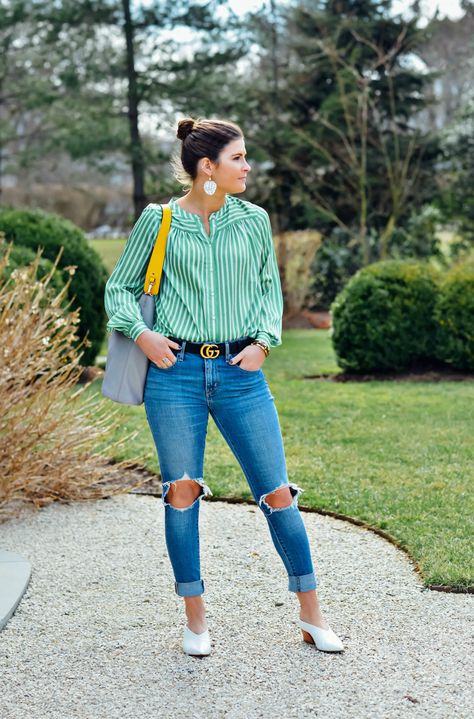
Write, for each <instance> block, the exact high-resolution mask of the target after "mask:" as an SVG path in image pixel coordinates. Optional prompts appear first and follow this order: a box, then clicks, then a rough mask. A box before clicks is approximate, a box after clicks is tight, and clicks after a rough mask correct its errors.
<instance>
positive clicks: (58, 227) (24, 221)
mask: <svg viewBox="0 0 474 719" xmlns="http://www.w3.org/2000/svg"><path fill="white" fill-rule="evenodd" d="M0 230H1V231H3V232H4V233H5V239H6V241H7V242H13V243H14V244H15V245H21V246H22V247H23V248H27V249H30V250H32V251H33V252H36V250H37V248H38V246H41V247H43V254H42V257H43V258H45V259H48V260H51V261H53V262H54V260H55V259H56V257H57V255H58V252H59V249H60V247H64V250H63V253H62V255H61V258H60V260H59V263H58V270H62V274H63V279H64V281H65V282H66V280H67V279H68V278H69V275H68V273H67V271H66V270H64V269H63V268H65V267H68V266H70V265H76V271H75V273H74V275H73V277H72V280H71V284H70V286H69V290H68V295H69V298H70V299H71V298H73V297H74V296H75V299H74V300H73V301H72V302H71V305H70V308H71V310H75V309H76V308H77V307H79V308H80V324H79V327H78V331H77V334H78V336H79V340H80V341H82V339H83V338H84V337H85V336H86V335H87V339H88V340H89V341H90V343H91V344H90V346H89V347H83V350H84V354H83V355H82V358H81V362H82V364H83V365H90V364H93V362H94V360H95V358H96V356H97V353H98V352H99V350H100V347H101V345H102V342H103V339H104V337H105V332H106V330H105V326H106V323H107V318H106V315H105V309H104V290H105V283H106V282H107V277H108V275H107V270H106V268H105V266H104V264H103V262H102V259H101V257H100V255H99V254H98V253H97V252H96V251H95V250H94V249H93V248H92V247H90V245H89V243H88V241H87V239H86V237H85V236H84V233H83V232H82V230H81V229H80V227H77V225H75V224H74V223H73V222H71V221H70V220H66V219H65V218H63V217H61V216H60V215H57V214H55V213H52V212H45V211H44V210H41V209H15V208H10V207H4V208H0Z"/></svg>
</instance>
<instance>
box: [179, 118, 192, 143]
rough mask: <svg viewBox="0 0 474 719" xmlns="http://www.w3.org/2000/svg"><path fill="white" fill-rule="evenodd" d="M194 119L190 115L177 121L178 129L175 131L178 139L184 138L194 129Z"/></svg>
mask: <svg viewBox="0 0 474 719" xmlns="http://www.w3.org/2000/svg"><path fill="white" fill-rule="evenodd" d="M195 124H196V121H195V120H193V118H192V117H186V118H185V119H184V120H180V121H179V122H178V130H177V132H176V135H177V137H178V138H179V139H180V140H185V139H186V138H187V136H188V135H189V134H190V133H191V132H192V131H193V130H194V126H195Z"/></svg>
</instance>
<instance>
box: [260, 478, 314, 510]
mask: <svg viewBox="0 0 474 719" xmlns="http://www.w3.org/2000/svg"><path fill="white" fill-rule="evenodd" d="M301 492H304V489H303V488H302V487H298V485H297V484H282V485H281V486H280V487H277V489H274V490H272V491H271V492H267V494H263V495H262V496H261V497H260V500H259V503H258V504H259V507H260V508H261V509H262V505H264V506H265V507H267V509H269V510H270V514H271V513H272V512H280V511H282V510H283V509H288V508H289V507H297V506H298V495H299V494H300V493H301Z"/></svg>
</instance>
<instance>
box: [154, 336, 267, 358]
mask: <svg viewBox="0 0 474 719" xmlns="http://www.w3.org/2000/svg"><path fill="white" fill-rule="evenodd" d="M168 339H170V340H173V342H177V343H178V344H179V345H180V346H182V343H183V342H186V347H185V349H184V351H185V352H191V353H192V354H195V355H201V357H203V358H204V359H215V358H216V357H219V356H220V355H225V345H226V343H225V342H190V341H189V340H183V339H179V337H168ZM254 339H255V338H254V337H245V338H244V339H241V340H231V341H230V342H228V343H227V344H228V346H229V352H230V353H231V354H236V353H237V352H240V351H241V350H243V348H244V347H247V345H249V344H251V343H252V342H253V341H254ZM172 349H173V348H172ZM173 351H174V352H178V351H179V350H175V349H173Z"/></svg>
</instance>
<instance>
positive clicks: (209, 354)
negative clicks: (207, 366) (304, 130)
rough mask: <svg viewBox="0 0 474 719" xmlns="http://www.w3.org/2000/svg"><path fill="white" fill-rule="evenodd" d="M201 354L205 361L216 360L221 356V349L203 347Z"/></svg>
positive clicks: (212, 346) (209, 346) (213, 346)
mask: <svg viewBox="0 0 474 719" xmlns="http://www.w3.org/2000/svg"><path fill="white" fill-rule="evenodd" d="M199 352H200V354H201V357H204V358H205V359H214V358H215V357H217V356H218V354H219V347H218V346H217V345H203V346H202V347H201V349H200V350H199Z"/></svg>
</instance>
